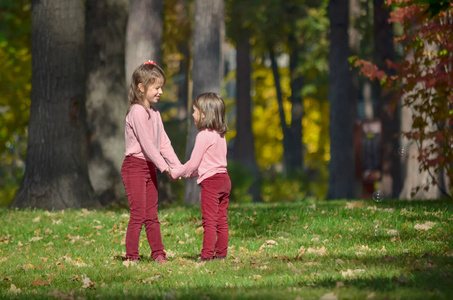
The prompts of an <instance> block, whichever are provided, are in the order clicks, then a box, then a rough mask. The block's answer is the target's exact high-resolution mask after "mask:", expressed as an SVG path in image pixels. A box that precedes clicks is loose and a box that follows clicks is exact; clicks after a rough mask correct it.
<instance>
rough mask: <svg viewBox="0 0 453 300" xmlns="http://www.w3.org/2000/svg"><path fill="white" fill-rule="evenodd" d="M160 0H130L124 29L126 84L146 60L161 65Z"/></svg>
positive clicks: (161, 21) (161, 10)
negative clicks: (125, 28)
mask: <svg viewBox="0 0 453 300" xmlns="http://www.w3.org/2000/svg"><path fill="white" fill-rule="evenodd" d="M162 31H163V5H162V0H130V7H129V19H128V21H127V30H126V84H127V86H128V87H129V84H130V77H131V75H132V73H133V72H134V70H135V68H136V67H137V66H138V65H140V64H143V63H144V62H145V61H147V60H153V61H155V62H156V63H157V64H158V65H161V64H162V62H161V56H162V51H161V42H162V41H161V40H162Z"/></svg>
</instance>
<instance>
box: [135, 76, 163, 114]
mask: <svg viewBox="0 0 453 300" xmlns="http://www.w3.org/2000/svg"><path fill="white" fill-rule="evenodd" d="M162 85H163V82H162V80H157V81H156V82H154V84H152V85H150V86H149V87H148V89H147V90H146V92H145V87H144V85H143V84H141V83H140V84H139V85H138V87H139V88H140V91H142V93H145V101H144V103H143V104H144V105H145V106H146V107H147V108H151V104H153V103H157V102H159V98H160V95H162V93H163V91H162Z"/></svg>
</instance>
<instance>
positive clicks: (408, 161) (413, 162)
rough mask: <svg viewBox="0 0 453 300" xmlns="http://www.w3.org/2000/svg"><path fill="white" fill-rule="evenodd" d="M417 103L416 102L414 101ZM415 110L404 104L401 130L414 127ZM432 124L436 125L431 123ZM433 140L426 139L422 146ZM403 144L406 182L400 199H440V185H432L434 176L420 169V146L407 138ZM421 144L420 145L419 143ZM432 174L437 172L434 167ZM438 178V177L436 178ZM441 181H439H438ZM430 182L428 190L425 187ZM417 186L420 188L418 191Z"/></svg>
mask: <svg viewBox="0 0 453 300" xmlns="http://www.w3.org/2000/svg"><path fill="white" fill-rule="evenodd" d="M414 104H416V103H414ZM413 116H414V114H413V111H412V109H411V108H410V107H407V106H402V108H401V130H402V131H403V132H409V131H411V128H412V121H413ZM431 126H434V125H432V124H431ZM429 130H430V131H431V130H432V129H431V128H430V129H429ZM432 142H433V141H426V142H425V143H424V144H423V145H421V147H422V148H425V147H426V146H427V145H428V144H430V143H432ZM402 146H403V147H404V150H405V151H404V155H403V156H402V157H401V160H402V164H403V170H402V172H403V177H404V184H403V187H402V190H401V192H400V194H399V198H400V199H414V200H417V199H421V200H425V199H439V198H440V197H441V192H440V190H439V186H438V185H434V186H433V185H431V184H430V183H431V181H432V178H431V177H430V174H429V172H428V171H419V167H420V162H419V161H418V159H417V156H418V153H419V151H418V146H417V145H416V143H415V142H414V141H412V142H409V141H408V140H407V138H402ZM419 146H420V145H419ZM429 170H430V172H431V174H433V175H434V174H435V172H434V168H432V167H431V168H429ZM436 179H438V178H436ZM438 182H439V181H438ZM428 184H429V188H428V190H424V189H423V188H424V187H425V186H426V185H428ZM417 187H419V188H420V190H419V191H417Z"/></svg>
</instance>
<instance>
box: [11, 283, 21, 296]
mask: <svg viewBox="0 0 453 300" xmlns="http://www.w3.org/2000/svg"><path fill="white" fill-rule="evenodd" d="M9 291H10V292H11V293H13V294H19V293H20V289H19V288H17V287H16V286H15V285H14V284H11V287H10V288H9Z"/></svg>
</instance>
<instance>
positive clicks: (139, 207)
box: [121, 61, 181, 263]
mask: <svg viewBox="0 0 453 300" xmlns="http://www.w3.org/2000/svg"><path fill="white" fill-rule="evenodd" d="M164 84H165V74H164V72H163V71H162V69H161V68H159V66H157V65H156V63H154V62H153V61H148V62H146V63H144V64H143V65H140V66H138V67H137V68H136V69H135V71H134V73H133V74H132V78H131V85H130V88H129V102H130V107H129V109H128V111H127V113H126V126H125V138H126V153H125V155H126V158H125V159H124V162H123V165H122V167H121V177H122V179H123V183H124V187H125V189H126V193H127V199H128V201H129V210H130V215H131V216H130V219H129V225H128V226H127V232H126V258H127V259H128V260H131V261H135V262H139V261H140V255H139V252H138V245H139V239H140V232H141V230H142V226H143V225H145V230H146V237H147V238H148V243H149V245H150V247H151V258H152V259H153V260H155V261H156V262H158V263H166V262H167V261H166V255H165V251H164V245H163V243H162V237H161V232H160V223H159V219H158V217H157V199H158V194H157V176H156V167H157V168H158V169H159V170H160V171H161V172H169V170H170V167H172V168H176V167H179V166H181V163H180V161H179V159H178V157H177V156H176V154H175V151H174V150H173V147H172V146H171V142H170V139H169V138H168V136H167V134H166V133H165V129H164V125H163V123H162V118H161V116H160V113H159V111H157V110H156V109H155V108H153V107H152V106H153V104H155V103H157V102H158V101H159V98H160V96H161V95H162V86H163V85H164Z"/></svg>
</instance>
